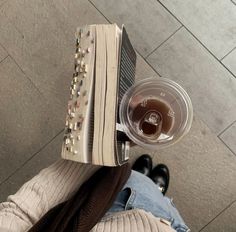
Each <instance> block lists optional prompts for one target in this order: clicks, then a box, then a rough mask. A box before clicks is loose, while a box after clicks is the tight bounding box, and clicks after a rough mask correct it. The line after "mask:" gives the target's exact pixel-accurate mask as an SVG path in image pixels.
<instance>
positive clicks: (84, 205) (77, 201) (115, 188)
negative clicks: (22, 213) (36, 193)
mask: <svg viewBox="0 0 236 232" xmlns="http://www.w3.org/2000/svg"><path fill="white" fill-rule="evenodd" d="M130 174H131V167H130V164H128V163H127V164H124V165H123V166H119V167H102V168H101V169H99V170H98V171H97V172H96V173H94V174H93V175H92V176H91V177H90V178H89V179H88V180H87V181H86V182H85V183H84V184H83V185H82V186H81V187H80V189H79V190H78V191H77V193H76V194H75V195H74V196H73V197H72V198H71V199H69V200H68V201H66V202H63V203H61V204H59V205H57V206H55V207H54V208H52V209H51V210H50V211H49V212H48V213H46V214H45V215H44V216H43V217H42V218H41V219H40V221H39V222H38V223H37V224H35V225H34V226H33V227H32V228H31V229H30V230H29V232H41V231H43V232H66V231H74V232H78V231H79V232H88V231H90V230H91V229H92V228H93V227H94V226H95V225H96V224H97V222H99V221H100V219H101V218H102V217H103V216H104V215H105V213H106V212H107V210H108V209H109V208H110V207H111V206H112V204H113V202H114V200H115V198H116V196H117V194H118V193H119V192H120V191H121V189H122V188H123V186H124V184H125V183H126V181H127V180H128V178H129V176H130Z"/></svg>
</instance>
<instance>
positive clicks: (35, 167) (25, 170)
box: [0, 133, 63, 202]
mask: <svg viewBox="0 0 236 232" xmlns="http://www.w3.org/2000/svg"><path fill="white" fill-rule="evenodd" d="M62 136H63V134H62V133H61V134H60V135H58V136H57V137H56V138H54V140H53V141H51V143H49V144H48V145H47V146H46V147H45V148H44V149H43V150H41V151H40V152H39V153H38V154H37V155H35V156H34V157H33V158H32V159H31V160H29V161H28V162H27V163H26V164H25V165H24V166H23V167H22V168H21V169H19V170H18V171H17V172H16V173H14V175H12V176H11V177H10V178H9V179H8V180H7V181H6V182H5V183H3V184H2V185H0V192H1V195H0V202H2V201H5V200H6V199H7V196H9V195H10V194H14V193H15V192H16V191H17V190H18V189H19V188H20V187H21V186H22V185H23V184H24V183H25V182H26V181H28V180H30V179H31V178H32V177H33V176H35V175H36V174H37V173H38V172H39V171H40V170H41V169H43V168H45V167H48V166H49V165H50V164H52V163H53V162H54V161H56V160H58V159H59V158H60V154H61V144H62Z"/></svg>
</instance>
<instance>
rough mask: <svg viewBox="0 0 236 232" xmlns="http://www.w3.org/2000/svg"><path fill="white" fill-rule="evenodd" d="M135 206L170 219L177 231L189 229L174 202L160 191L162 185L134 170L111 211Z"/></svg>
mask: <svg viewBox="0 0 236 232" xmlns="http://www.w3.org/2000/svg"><path fill="white" fill-rule="evenodd" d="M135 208H136V209H137V208H138V209H143V210H145V211H147V212H151V213H152V214H153V215H154V216H156V217H160V218H163V219H166V220H168V221H170V222H171V224H172V227H173V228H174V229H176V230H177V231H187V230H188V227H187V226H186V225H185V223H184V221H183V219H182V217H181V216H180V214H179V212H178V210H177V209H176V208H175V206H174V205H173V202H172V201H171V200H170V199H169V198H168V197H165V196H164V195H163V193H162V192H161V191H160V186H159V185H157V184H155V183H154V182H153V180H151V179H150V178H149V177H147V176H145V175H143V174H141V173H139V172H137V171H132V173H131V176H130V178H129V179H128V181H127V183H126V184H125V186H124V188H123V191H121V192H120V193H119V194H118V196H117V198H116V201H115V202H114V204H113V206H112V207H111V209H110V210H109V213H110V212H117V211H124V210H129V209H135Z"/></svg>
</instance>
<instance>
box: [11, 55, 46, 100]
mask: <svg viewBox="0 0 236 232" xmlns="http://www.w3.org/2000/svg"><path fill="white" fill-rule="evenodd" d="M9 57H10V58H11V59H12V60H13V61H14V63H15V64H16V66H17V67H18V68H19V69H20V70H21V72H22V73H23V74H24V76H25V77H26V79H28V81H29V82H30V83H31V84H32V85H33V86H34V87H35V89H36V90H37V91H38V92H39V93H40V95H41V96H43V93H42V92H41V91H40V90H39V88H38V87H37V86H36V85H35V84H34V82H33V81H32V80H31V79H30V78H29V77H28V75H26V73H25V72H24V70H23V69H22V68H21V67H20V65H19V64H18V63H17V62H16V60H15V59H14V58H13V57H12V56H11V55H10V54H9Z"/></svg>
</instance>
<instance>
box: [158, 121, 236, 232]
mask: <svg viewBox="0 0 236 232" xmlns="http://www.w3.org/2000/svg"><path fill="white" fill-rule="evenodd" d="M154 160H155V162H156V163H165V164H167V166H168V167H169V169H170V189H169V191H168V194H167V195H168V196H170V197H173V198H174V203H175V205H176V207H177V208H178V210H179V211H180V213H181V215H182V216H183V218H184V220H185V221H186V223H187V225H189V227H190V229H191V231H199V230H200V229H201V228H202V227H203V226H204V225H206V224H207V223H208V222H209V221H210V220H211V219H213V218H214V217H215V216H216V215H217V214H218V213H219V212H221V211H222V210H223V209H224V208H225V207H227V206H228V205H229V204H230V203H231V202H232V201H234V200H235V199H236V185H235V178H236V169H235V167H236V157H235V156H234V155H233V154H232V153H231V152H230V151H229V150H228V149H227V148H226V147H225V146H224V145H223V143H222V142H221V141H220V140H219V139H218V138H217V137H216V136H215V135H214V134H213V133H212V132H211V131H210V129H209V128H208V127H207V126H206V125H205V124H204V123H203V122H202V121H201V120H199V119H198V118H197V117H195V118H194V120H193V125H192V128H191V130H190V133H189V134H188V135H187V136H186V137H185V138H184V139H183V140H182V141H180V142H179V143H177V144H175V145H173V146H172V147H169V148H167V149H164V150H160V151H157V152H156V154H155V155H154ZM234 228H235V230H236V225H234ZM217 231H219V230H217Z"/></svg>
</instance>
